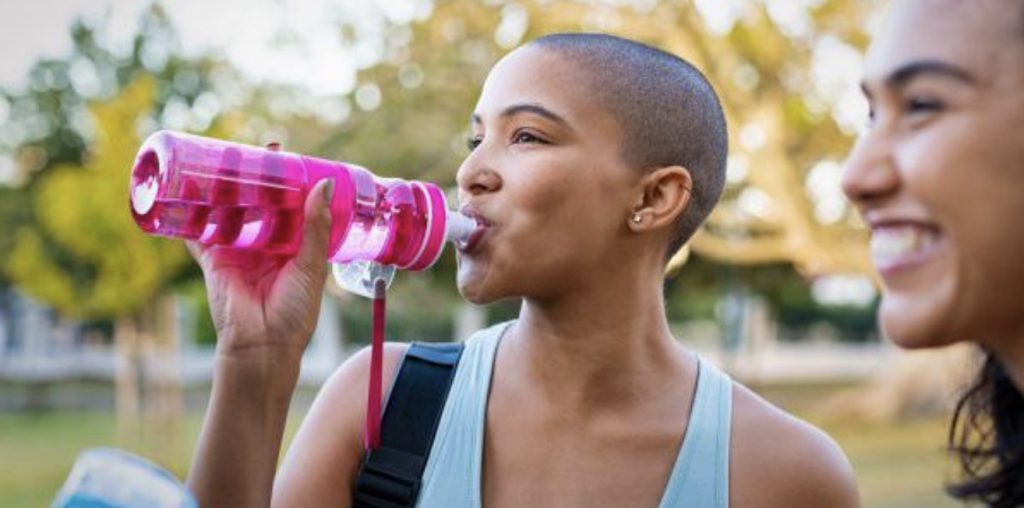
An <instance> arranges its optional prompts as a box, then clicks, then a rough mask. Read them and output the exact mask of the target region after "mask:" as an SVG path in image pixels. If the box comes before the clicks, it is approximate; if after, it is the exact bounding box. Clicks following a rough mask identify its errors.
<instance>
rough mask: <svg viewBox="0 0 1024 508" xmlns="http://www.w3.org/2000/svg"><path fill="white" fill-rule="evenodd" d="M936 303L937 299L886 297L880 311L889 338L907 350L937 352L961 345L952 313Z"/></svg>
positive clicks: (930, 297)
mask: <svg viewBox="0 0 1024 508" xmlns="http://www.w3.org/2000/svg"><path fill="white" fill-rule="evenodd" d="M936 300H938V299H937V298H936V297H935V295H929V296H921V297H917V298H915V297H914V296H913V295H893V294H887V295H885V296H884V297H883V298H882V303H881V306H880V307H879V310H878V318H879V324H880V325H881V327H882V330H883V331H884V332H885V334H886V336H887V337H889V339H891V340H892V341H893V342H894V343H896V345H898V346H899V347H901V348H904V349H925V348H936V347H943V346H948V345H950V344H953V343H955V342H959V341H960V339H958V338H957V334H955V333H954V330H952V329H951V328H952V327H951V326H950V324H951V322H950V317H951V316H952V314H953V309H951V308H950V307H951V306H950V305H942V302H941V301H936ZM950 303H952V302H950Z"/></svg>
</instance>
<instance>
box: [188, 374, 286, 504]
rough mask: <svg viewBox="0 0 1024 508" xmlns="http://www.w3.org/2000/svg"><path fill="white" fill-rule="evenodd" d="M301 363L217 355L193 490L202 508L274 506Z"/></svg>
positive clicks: (191, 478)
mask: <svg viewBox="0 0 1024 508" xmlns="http://www.w3.org/2000/svg"><path fill="white" fill-rule="evenodd" d="M298 371H299V360H298V358H290V355H277V356H276V357H275V356H271V357H270V358H267V359H253V358H238V357H232V356H226V355H218V357H217V359H216V362H215V368H214V380H213V389H212V393H211V396H210V405H209V408H208V410H207V413H206V418H205V420H204V422H203V428H202V432H201V433H200V436H199V443H198V444H197V446H196V452H195V456H194V458H193V461H192V467H191V469H190V471H189V475H188V486H189V488H190V489H191V490H192V492H193V493H194V494H195V496H196V498H197V499H198V501H199V505H200V506H237V507H250V506H251V507H265V506H270V499H271V494H272V489H273V483H274V471H275V469H276V467H277V459H278V454H279V453H280V448H281V440H282V435H283V434H284V427H285V422H286V421H287V419H288V405H289V402H290V401H291V397H292V392H293V390H294V388H295V384H296V381H297V379H298Z"/></svg>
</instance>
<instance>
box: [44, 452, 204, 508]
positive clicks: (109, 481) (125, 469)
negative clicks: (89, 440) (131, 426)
mask: <svg viewBox="0 0 1024 508" xmlns="http://www.w3.org/2000/svg"><path fill="white" fill-rule="evenodd" d="M50 506H51V508H141V507H148V508H196V507H197V506H199V504H198V503H197V502H196V500H195V498H194V497H193V496H192V494H191V493H190V492H189V491H188V489H187V488H185V486H184V485H183V484H182V483H181V482H180V481H178V479H177V478H175V477H174V475H172V474H171V473H170V472H168V471H167V470H165V469H164V468H162V467H160V466H158V465H156V464H154V463H152V462H150V461H148V460H146V459H144V458H142V457H139V456H138V455H134V454H131V453H128V452H125V451H123V450H118V449H115V448H90V449H88V450H85V451H83V452H82V453H81V454H80V455H79V456H78V458H77V459H76V460H75V464H74V465H73V466H72V468H71V473H70V474H69V475H68V478H67V480H65V482H64V485H63V487H61V489H60V492H58V493H57V497H55V498H54V499H53V502H51V503H50Z"/></svg>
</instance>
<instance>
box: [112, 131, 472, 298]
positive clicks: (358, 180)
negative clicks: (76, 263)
mask: <svg viewBox="0 0 1024 508" xmlns="http://www.w3.org/2000/svg"><path fill="white" fill-rule="evenodd" d="M331 177H333V178H334V179H335V185H334V199H333V200H332V201H331V213H332V216H333V220H332V223H331V238H330V246H329V250H328V252H329V256H328V257H329V260H330V261H331V262H333V263H334V266H335V269H334V273H335V277H336V279H338V281H339V283H341V284H342V285H343V286H345V287H346V288H347V289H350V290H353V291H355V292H357V293H360V294H364V295H367V296H369V295H372V291H373V283H374V281H375V280H376V279H378V278H383V279H386V281H387V282H388V283H390V279H391V276H392V275H393V273H394V269H395V268H398V269H403V270H424V269H426V268H429V267H430V266H431V265H433V264H434V262H436V261H437V259H438V257H439V256H440V255H441V251H442V250H443V248H444V243H445V241H446V240H448V241H455V242H459V241H466V240H467V239H468V238H469V237H470V236H471V235H472V234H473V232H474V230H476V228H477V225H476V223H475V221H473V220H472V219H470V218H468V217H465V216H463V215H462V214H459V213H458V212H453V211H449V210H448V208H447V203H446V200H445V196H444V193H443V192H442V191H441V189H440V188H438V187H437V186H436V185H434V184H431V183H426V182H417V181H406V180H400V179H389V178H379V177H376V176H374V175H373V174H372V173H370V172H369V171H367V170H366V169H364V168H362V167H359V166H355V165H352V164H348V163H344V162H335V161H329V160H324V159H318V158H315V157H308V156H305V155H299V154H294V153H288V152H278V151H273V150H269V149H265V148H259V147H255V146H250V145H243V144H238V143H232V142H228V141H221V140H216V139H211V138H204V137H200V136H193V135H189V134H181V133H175V132H169V131H160V132H157V133H155V134H153V135H151V136H150V137H149V138H148V139H146V141H145V142H144V143H143V144H142V147H141V148H140V149H139V153H138V156H137V157H136V159H135V165H134V167H133V169H132V176H131V198H130V199H131V210H132V216H133V217H134V218H135V221H136V222H137V223H138V225H139V227H141V228H142V230H143V231H146V232H147V233H150V234H154V235H160V236H169V237H176V238H186V239H191V240H196V241H198V242H200V243H203V244H207V245H221V246H225V247H230V248H233V249H241V250H253V249H256V250H260V251H264V252H269V253H275V254H281V255H291V254H294V253H296V252H297V251H298V247H299V243H300V241H301V232H302V218H303V203H304V202H305V197H306V195H307V193H308V192H309V190H310V189H311V188H312V187H313V185H314V184H316V182H317V181H319V180H321V179H324V178H331Z"/></svg>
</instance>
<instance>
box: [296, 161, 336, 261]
mask: <svg viewBox="0 0 1024 508" xmlns="http://www.w3.org/2000/svg"><path fill="white" fill-rule="evenodd" d="M333 198H334V178H325V179H323V180H320V181H319V182H317V183H316V185H314V186H313V190H312V191H311V192H310V193H309V195H307V196H306V203H305V207H304V215H305V218H304V220H303V226H302V245H301V246H300V247H299V252H298V254H297V255H296V256H295V263H296V264H297V265H298V267H299V268H300V269H301V270H302V271H304V272H306V273H309V274H312V275H317V277H316V278H317V280H319V279H321V278H323V277H320V276H319V274H320V272H323V276H324V277H326V275H327V248H328V244H329V243H330V237H331V200H332V199H333Z"/></svg>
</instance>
